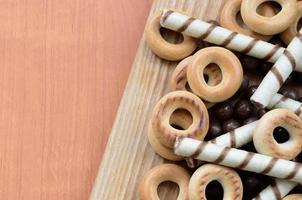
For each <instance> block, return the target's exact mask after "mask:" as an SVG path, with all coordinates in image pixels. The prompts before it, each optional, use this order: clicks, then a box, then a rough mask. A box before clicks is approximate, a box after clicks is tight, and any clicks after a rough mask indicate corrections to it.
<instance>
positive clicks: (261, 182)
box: [241, 172, 269, 199]
mask: <svg viewBox="0 0 302 200" xmlns="http://www.w3.org/2000/svg"><path fill="white" fill-rule="evenodd" d="M241 180H242V184H243V188H244V198H243V199H251V198H252V197H254V196H255V195H256V194H258V193H259V192H260V191H262V190H263V189H264V188H265V187H266V186H267V185H268V184H269V180H268V178H267V177H265V176H263V175H259V174H256V173H250V172H242V173H241Z"/></svg>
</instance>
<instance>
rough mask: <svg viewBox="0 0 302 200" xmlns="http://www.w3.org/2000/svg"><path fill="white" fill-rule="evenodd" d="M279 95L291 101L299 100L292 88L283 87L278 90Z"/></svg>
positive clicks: (297, 93)
mask: <svg viewBox="0 0 302 200" xmlns="http://www.w3.org/2000/svg"><path fill="white" fill-rule="evenodd" d="M280 93H281V94H283V95H284V96H286V97H288V98H291V99H293V100H298V99H299V92H298V91H297V90H296V89H295V88H292V87H284V88H281V89H280Z"/></svg>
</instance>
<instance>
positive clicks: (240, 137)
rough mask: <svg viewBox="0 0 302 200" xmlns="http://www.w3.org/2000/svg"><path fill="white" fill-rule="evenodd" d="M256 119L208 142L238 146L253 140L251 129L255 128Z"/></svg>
mask: <svg viewBox="0 0 302 200" xmlns="http://www.w3.org/2000/svg"><path fill="white" fill-rule="evenodd" d="M256 125H257V121H255V122H252V123H250V124H247V125H244V126H241V127H239V128H237V129H235V130H233V131H231V132H228V133H226V134H223V135H220V136H218V137H216V138H215V139H213V140H210V141H209V142H211V143H213V144H217V145H220V146H226V147H232V148H238V147H242V146H244V145H245V144H247V143H249V142H251V141H252V140H253V131H254V130H255V128H256Z"/></svg>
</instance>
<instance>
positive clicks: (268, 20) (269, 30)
mask: <svg viewBox="0 0 302 200" xmlns="http://www.w3.org/2000/svg"><path fill="white" fill-rule="evenodd" d="M268 1H271V0H252V1H251V0H242V4H241V16H242V19H243V21H244V23H245V24H246V25H248V27H249V28H250V29H252V30H253V31H255V32H257V33H260V34H263V35H274V34H277V33H281V32H282V31H284V30H286V29H287V28H288V27H289V26H290V25H291V24H292V23H293V22H294V20H295V18H296V15H297V11H298V10H297V0H273V1H274V2H277V3H279V4H280V5H281V11H280V12H279V13H277V14H276V15H275V16H272V17H266V16H261V15H259V14H258V13H257V8H258V7H259V6H260V5H261V4H262V3H264V2H268Z"/></svg>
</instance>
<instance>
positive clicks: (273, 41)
mask: <svg viewBox="0 0 302 200" xmlns="http://www.w3.org/2000/svg"><path fill="white" fill-rule="evenodd" d="M269 42H270V43H272V44H275V45H279V46H280V47H284V43H283V42H282V41H281V40H280V39H279V38H278V37H277V36H274V37H273V38H272V39H270V41H269Z"/></svg>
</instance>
